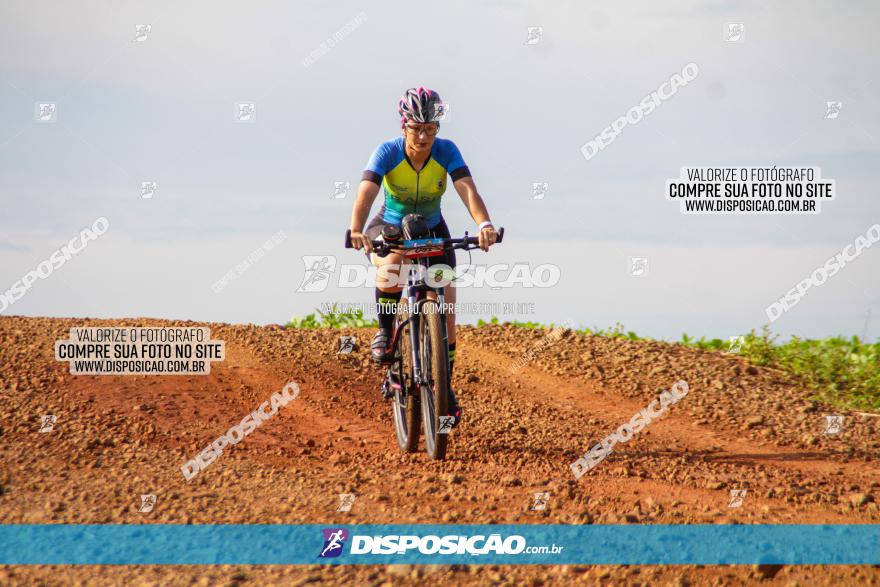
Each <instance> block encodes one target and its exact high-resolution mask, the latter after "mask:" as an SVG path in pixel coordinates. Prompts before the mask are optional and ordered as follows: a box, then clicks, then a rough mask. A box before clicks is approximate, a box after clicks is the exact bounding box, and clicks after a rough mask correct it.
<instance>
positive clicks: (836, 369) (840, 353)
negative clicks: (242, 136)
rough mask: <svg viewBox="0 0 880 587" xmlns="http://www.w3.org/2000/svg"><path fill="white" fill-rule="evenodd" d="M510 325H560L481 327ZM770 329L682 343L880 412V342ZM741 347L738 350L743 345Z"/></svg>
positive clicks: (359, 321)
mask: <svg viewBox="0 0 880 587" xmlns="http://www.w3.org/2000/svg"><path fill="white" fill-rule="evenodd" d="M492 324H507V325H510V326H514V327H517V328H529V329H538V328H548V329H552V328H555V327H556V325H554V324H550V325H545V324H540V323H538V322H520V321H518V320H514V321H506V322H500V321H499V320H498V317H497V316H493V317H492V318H491V319H490V320H489V321H488V322H487V321H485V320H482V319H480V320H478V321H477V327H480V326H486V325H492ZM378 325H379V324H378V322H377V321H376V320H369V319H367V318H364V315H363V312H362V311H361V310H350V311H347V312H339V311H337V308H336V306H335V305H334V306H333V309H332V310H331V311H330V312H327V313H324V312H321V311H320V310H317V314H314V313H313V314H309V315H307V316H305V317H293V318H292V319H291V320H290V322H288V323H287V328H376V327H378ZM572 330H573V331H574V332H578V333H582V334H592V335H594V336H605V337H609V338H626V339H628V340H653V339H650V338H646V337H640V336H638V335H637V334H636V333H635V332H633V331H631V330H630V331H627V330H626V329H624V327H623V324H620V323H617V324H615V325H614V326H613V327H611V328H596V327H593V328H572ZM778 338H779V337H778V336H776V335H772V334H771V333H770V330H769V329H768V328H767V327H764V329H763V330H762V332H761V333H760V334H757V333H756V332H755V331H754V330H752V331H751V332H750V333H748V334H744V335H742V337H741V338H740V339H739V340H733V341H730V340H722V339H720V338H712V339H706V337H701V338H699V339H696V338H692V337H690V336H688V335H687V334H683V335H682V337H681V340H680V341H678V342H677V344H682V345H685V346H689V347H692V348H696V349H701V350H705V351H720V352H732V353H737V354H738V355H739V356H741V357H745V358H746V359H748V360H749V361H750V362H751V363H752V364H754V365H759V366H766V367H773V368H776V369H782V370H784V371H786V372H788V373H791V374H792V375H794V376H796V377H798V378H799V379H800V380H801V381H802V382H803V383H804V384H805V385H806V386H807V387H808V388H809V389H811V390H813V392H814V395H813V399H815V400H817V401H821V402H824V403H827V404H829V405H833V406H837V407H840V408H846V409H856V410H877V411H880V343H876V342H875V343H867V342H863V341H861V340H859V338H858V337H856V336H853V337H851V338H844V337H840V336H836V337H833V338H825V339H821V340H810V339H801V338H798V337H796V336H795V337H792V338H791V340H789V341H787V342H783V343H778V342H777V339H778ZM737 347H738V348H737Z"/></svg>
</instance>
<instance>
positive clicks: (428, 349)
mask: <svg viewBox="0 0 880 587" xmlns="http://www.w3.org/2000/svg"><path fill="white" fill-rule="evenodd" d="M419 318H420V319H419V324H418V328H419V340H420V341H421V355H422V371H423V373H425V375H426V376H427V377H426V380H427V381H428V384H427V385H422V388H421V390H420V391H421V404H422V425H423V426H424V427H425V450H426V451H427V453H428V456H429V457H431V458H432V459H435V460H438V461H442V460H443V459H445V458H446V445H447V440H448V435H447V434H440V433H439V432H438V431H439V429H440V418H441V417H442V416H448V415H449V395H448V391H447V390H448V385H449V383H448V382H449V356H448V354H449V353H448V351H447V349H446V340H445V337H444V336H443V322H442V321H443V320H445V319H446V317H445V316H443V315H442V314H441V313H440V305H439V304H438V303H437V302H436V301H435V300H425V301H424V302H423V303H422V304H421V306H419ZM429 368H430V371H428V369H429Z"/></svg>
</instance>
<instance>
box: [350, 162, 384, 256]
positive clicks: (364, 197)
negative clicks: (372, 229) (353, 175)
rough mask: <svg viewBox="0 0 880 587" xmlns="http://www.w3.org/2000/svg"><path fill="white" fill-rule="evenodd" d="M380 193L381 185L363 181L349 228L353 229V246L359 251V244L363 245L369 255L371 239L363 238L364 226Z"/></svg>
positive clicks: (352, 211)
mask: <svg viewBox="0 0 880 587" xmlns="http://www.w3.org/2000/svg"><path fill="white" fill-rule="evenodd" d="M378 193H379V185H377V184H376V183H374V182H372V181H369V180H366V179H365V180H362V181H361V183H360V185H359V186H358V193H357V197H356V198H355V200H354V207H353V208H352V210H351V223H350V224H349V228H350V229H351V236H352V244H353V245H354V247H355V248H357V249H359V248H361V247H360V246H358V245H359V244H360V245H362V246H363V247H365V249H366V251H367V252H368V253H369V252H370V251H371V250H372V247H371V246H370V241H369V239H366V238H361V237H362V236H363V235H362V232H363V230H364V225H365V224H366V223H367V216H369V215H370V208H372V207H373V202H374V201H375V199H376V195H377V194H378Z"/></svg>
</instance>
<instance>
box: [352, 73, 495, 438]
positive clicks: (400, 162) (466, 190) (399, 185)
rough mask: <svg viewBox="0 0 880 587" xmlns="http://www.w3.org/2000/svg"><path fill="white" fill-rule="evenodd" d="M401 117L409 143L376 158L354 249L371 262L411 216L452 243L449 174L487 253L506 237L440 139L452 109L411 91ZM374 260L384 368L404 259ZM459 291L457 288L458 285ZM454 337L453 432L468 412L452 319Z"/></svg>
mask: <svg viewBox="0 0 880 587" xmlns="http://www.w3.org/2000/svg"><path fill="white" fill-rule="evenodd" d="M397 111H398V113H399V114H400V126H401V129H402V130H401V136H399V137H396V138H393V139H391V140H388V141H385V142H384V143H382V144H381V145H379V146H378V147H376V150H375V151H373V154H372V156H371V157H370V160H369V161H368V162H367V166H366V169H365V170H364V174H363V177H362V179H361V183H360V186H358V194H357V198H356V199H355V202H354V208H353V210H352V212H351V225H350V227H349V228H350V229H351V242H352V245H353V246H354V247H355V248H357V249H360V248H361V247H363V248H364V250H365V252H366V253H367V254H368V255H370V254H371V252H372V246H371V243H370V240H378V239H379V238H380V236H381V234H382V231H383V229H384V228H385V226H386V225H393V226H397V227H400V223H401V220H402V219H403V217H404V216H406V215H407V214H411V213H418V214H421V215H423V216H424V217H425V221H426V223H427V225H428V228H429V229H430V232H431V236H433V237H437V238H450V233H449V228H448V227H447V226H446V222H445V221H444V220H443V216H442V214H441V213H440V199H441V197H442V196H443V193H444V192H445V191H446V176H447V174H448V175H449V177H450V178H451V179H452V185H453V186H454V187H455V191H457V192H458V195H459V196H460V197H461V201H462V202H464V205H465V207H467V209H468V212H470V215H471V218H473V219H474V222H476V223H477V226H478V232H479V235H478V238H479V245H480V248H481V249H482V250H484V251H488V250H489V247H490V246H491V245H492V244H494V243H495V241H496V240H497V239H498V233H496V232H495V227H494V226H493V225H492V222H491V221H490V220H489V212H488V211H487V210H486V204H485V203H484V202H483V198H481V197H480V194H479V193H478V192H477V186H476V185H475V184H474V180H473V178H472V177H471V172H470V170H469V169H468V167H467V165H465V163H464V159H463V158H462V156H461V152H460V151H459V150H458V147H457V146H456V145H455V143H453V142H452V141H450V140H448V139H443V138H438V137H437V136H436V135H437V132H438V130H439V129H440V123H439V119H440V118H442V116H443V114H444V112H445V107H444V104H443V101H442V100H441V99H440V96H439V95H438V94H437V92H435V91H433V90H429V89H427V88H424V87H419V88H410V89H408V90H407V91H406V93H404V95H403V97H402V98H401V99H400V102H399V104H398V110H397ZM380 187H381V188H383V189H384V192H385V201H384V203H383V205H382V208H381V209H380V210H379V213H378V214H377V215H376V216H374V217H373V219H372V220H370V223H369V224H368V225H367V227H366V229H364V223H365V222H366V220H367V216H369V214H370V208H371V207H372V205H373V201H374V200H375V199H376V195H377V194H378V193H379V188H380ZM371 260H372V262H373V264H374V265H376V266H377V267H379V268H381V267H383V266H386V265H391V267H386V268H385V269H384V270H383V271H379V272H378V274H377V277H376V303H377V307H378V315H379V330H378V331H377V332H376V335H375V336H374V337H373V342H372V344H371V345H370V351H371V354H372V356H373V359H375V360H376V361H377V362H380V363H381V362H384V361H386V360H388V359H389V358H390V349H389V348H388V344H389V342H390V340H391V331H392V328H393V325H394V313H395V311H396V306H397V303H398V302H399V301H400V292H401V290H402V287H401V286H400V284H399V281H398V279H397V276H398V275H399V271H396V270H395V269H392V267H398V268H399V267H400V264H401V262H402V258H401V256H400V255H398V254H390V255H388V256H386V257H384V258H381V257H378V256H377V255H375V254H373V255H372V256H371ZM438 263H442V264H445V265H448V266H449V267H453V268H454V267H455V253H454V251H448V252H447V254H445V255H441V256H436V257H431V259H430V264H431V265H434V264H438ZM450 285H452V284H450ZM446 292H447V293H446V301H447V302H449V303H450V304H454V303H455V298H456V296H455V287H448V288H447V289H446ZM447 330H448V333H449V334H448V336H449V381H450V384H449V390H448V392H449V414H450V415H451V416H453V417H454V418H455V419H454V421H453V426H455V425H457V424H458V422H459V421H460V420H461V406H460V405H459V403H458V398H456V396H455V393H454V392H453V391H452V383H451V382H452V367H453V364H454V362H455V314H454V312H449V314H448V316H447Z"/></svg>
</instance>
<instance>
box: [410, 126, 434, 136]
mask: <svg viewBox="0 0 880 587" xmlns="http://www.w3.org/2000/svg"><path fill="white" fill-rule="evenodd" d="M404 128H406V130H407V131H408V132H410V133H412V134H414V135H416V136H418V135H420V134H422V133H425V134H426V135H428V136H429V137H433V136H434V135H436V134H437V131H438V130H440V125H439V124H426V125H414V124H407V125H406V126H405V127H404Z"/></svg>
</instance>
